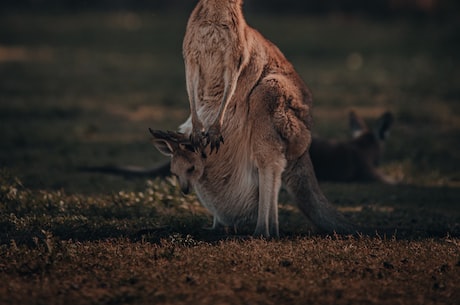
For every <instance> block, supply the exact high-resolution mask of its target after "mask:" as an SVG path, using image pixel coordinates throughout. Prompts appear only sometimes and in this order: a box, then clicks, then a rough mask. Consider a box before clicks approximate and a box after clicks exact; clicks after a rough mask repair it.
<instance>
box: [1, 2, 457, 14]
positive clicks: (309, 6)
mask: <svg viewBox="0 0 460 305" xmlns="http://www.w3.org/2000/svg"><path fill="white" fill-rule="evenodd" d="M197 1H198V0H3V1H1V2H0V9H2V10H5V9H16V10H17V9H20V10H33V11H34V10H47V11H49V10H55V11H60V10H184V11H187V10H190V9H192V8H193V6H194V5H195V4H196V2H197ZM245 6H246V9H247V10H249V11H254V12H265V13H277V14H279V13H296V14H328V13H351V14H366V15H371V16H378V17H393V16H413V17H433V18H446V17H458V16H459V13H460V1H458V0H246V1H245Z"/></svg>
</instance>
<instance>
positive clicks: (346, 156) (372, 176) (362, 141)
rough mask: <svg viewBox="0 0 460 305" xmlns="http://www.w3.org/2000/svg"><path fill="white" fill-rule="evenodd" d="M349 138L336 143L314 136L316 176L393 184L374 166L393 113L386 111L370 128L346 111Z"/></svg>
mask: <svg viewBox="0 0 460 305" xmlns="http://www.w3.org/2000/svg"><path fill="white" fill-rule="evenodd" d="M349 122H350V129H351V131H352V137H353V138H352V139H351V140H350V141H343V142H338V141H334V140H324V139H320V138H314V139H313V141H312V144H311V146H310V156H311V159H312V163H313V165H314V168H315V172H316V177H317V178H318V179H319V180H327V181H342V182H351V181H363V182H364V181H368V182H371V181H378V182H383V183H387V184H396V183H397V181H396V180H394V179H392V178H390V177H387V176H385V175H384V174H382V173H381V172H380V171H379V170H378V168H377V167H376V166H377V165H378V164H379V162H380V159H381V155H382V151H383V141H384V140H385V138H386V135H387V133H388V130H389V128H390V127H391V125H392V123H393V115H392V114H391V113H390V112H385V113H384V114H383V115H382V116H381V117H380V118H379V120H378V128H377V129H376V130H375V131H373V130H371V129H369V128H368V127H367V125H366V123H365V122H364V120H363V119H362V118H360V117H359V116H358V115H357V114H356V113H355V112H353V111H352V112H350V114H349Z"/></svg>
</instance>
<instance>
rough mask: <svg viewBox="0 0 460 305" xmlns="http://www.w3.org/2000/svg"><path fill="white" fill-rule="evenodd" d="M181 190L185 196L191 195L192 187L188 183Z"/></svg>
mask: <svg viewBox="0 0 460 305" xmlns="http://www.w3.org/2000/svg"><path fill="white" fill-rule="evenodd" d="M180 189H181V192H182V194H184V195H188V194H189V193H190V185H189V184H188V183H186V184H182V185H181V186H180Z"/></svg>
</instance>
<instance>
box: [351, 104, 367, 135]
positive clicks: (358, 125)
mask: <svg viewBox="0 0 460 305" xmlns="http://www.w3.org/2000/svg"><path fill="white" fill-rule="evenodd" d="M349 124H350V129H351V135H352V137H353V138H354V139H356V138H357V137H359V136H360V135H362V134H363V133H364V132H365V131H366V130H368V128H367V125H366V123H365V122H364V121H363V119H362V118H360V117H359V116H358V115H357V114H356V113H355V112H354V111H353V110H352V111H350V114H349Z"/></svg>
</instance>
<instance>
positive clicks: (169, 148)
mask: <svg viewBox="0 0 460 305" xmlns="http://www.w3.org/2000/svg"><path fill="white" fill-rule="evenodd" d="M149 131H150V133H151V134H152V136H153V140H152V143H153V145H155V147H156V148H157V149H158V150H159V151H160V152H161V153H162V154H163V155H165V156H168V157H171V156H172V155H173V154H174V152H175V151H176V150H177V143H176V142H174V141H171V140H168V139H165V136H164V135H165V133H164V132H162V131H159V130H152V129H150V128H149Z"/></svg>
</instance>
